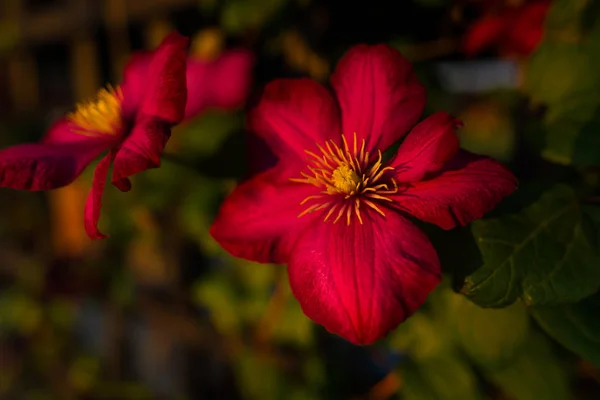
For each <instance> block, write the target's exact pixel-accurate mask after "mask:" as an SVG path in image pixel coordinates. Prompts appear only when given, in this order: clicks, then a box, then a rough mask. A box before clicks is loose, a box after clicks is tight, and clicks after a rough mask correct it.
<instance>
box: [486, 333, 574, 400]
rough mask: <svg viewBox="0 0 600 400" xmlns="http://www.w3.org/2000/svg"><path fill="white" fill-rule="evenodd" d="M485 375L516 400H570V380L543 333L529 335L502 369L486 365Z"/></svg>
mask: <svg viewBox="0 0 600 400" xmlns="http://www.w3.org/2000/svg"><path fill="white" fill-rule="evenodd" d="M484 374H485V375H486V377H487V378H488V379H489V380H490V381H492V382H494V383H495V384H496V385H498V386H499V387H500V388H501V389H502V390H503V391H504V392H506V393H507V394H509V395H510V397H511V398H513V399H515V400H539V399H544V400H569V399H572V398H573V396H572V395H571V393H570V392H569V384H568V380H567V376H566V373H565V370H564V369H563V368H562V366H561V363H560V360H559V359H558V358H557V357H556V356H555V355H554V354H553V352H552V349H551V348H550V346H549V343H548V341H547V340H546V338H545V337H544V336H541V335H539V334H534V335H533V334H532V335H530V336H529V338H528V340H527V342H526V343H525V346H523V349H522V351H521V352H520V353H519V356H518V357H517V358H516V359H515V360H514V361H513V362H512V363H510V364H509V365H506V366H505V367H504V368H502V369H487V370H485V371H484Z"/></svg>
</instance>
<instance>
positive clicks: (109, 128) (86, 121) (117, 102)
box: [67, 85, 123, 135]
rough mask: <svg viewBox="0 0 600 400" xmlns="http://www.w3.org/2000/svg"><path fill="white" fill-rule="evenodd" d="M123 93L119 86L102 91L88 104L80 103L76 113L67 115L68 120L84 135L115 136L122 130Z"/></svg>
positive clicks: (87, 102)
mask: <svg viewBox="0 0 600 400" xmlns="http://www.w3.org/2000/svg"><path fill="white" fill-rule="evenodd" d="M122 100H123V93H122V92H121V89H120V88H119V87H118V86H117V87H116V88H113V87H112V86H110V85H109V86H108V87H107V88H106V89H104V88H103V89H100V91H99V92H98V94H97V95H96V96H95V97H94V98H92V99H91V100H88V101H86V102H82V103H78V104H77V106H76V108H75V111H74V112H72V113H69V114H67V118H68V119H69V120H70V121H71V122H73V123H74V124H75V125H77V127H78V128H79V129H77V132H78V133H81V134H84V135H96V134H107V135H115V134H117V133H118V132H119V130H120V129H121V124H122V117H121V101H122Z"/></svg>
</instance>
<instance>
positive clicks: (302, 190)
mask: <svg viewBox="0 0 600 400" xmlns="http://www.w3.org/2000/svg"><path fill="white" fill-rule="evenodd" d="M290 176H291V175H290V174H288V173H282V171H281V169H279V167H275V168H272V169H270V170H268V171H266V172H263V173H261V174H259V175H257V176H255V177H254V178H252V179H250V180H248V181H246V182H245V183H242V184H241V185H239V186H238V187H237V188H236V189H235V190H234V191H233V193H231V195H229V196H228V197H227V199H225V201H224V202H223V204H222V205H221V209H220V211H219V214H218V216H217V218H216V219H215V221H214V223H213V225H212V227H211V229H210V234H211V235H212V237H213V238H214V239H215V240H216V241H217V242H219V244H220V245H221V246H222V247H223V248H224V249H225V250H227V251H228V252H229V253H231V254H232V255H234V256H236V257H241V258H245V259H248V260H251V261H257V262H263V263H285V262H287V261H288V258H289V253H290V251H291V249H292V248H293V245H294V244H295V242H296V239H297V237H298V235H299V234H301V233H302V232H303V228H304V227H305V226H306V225H307V224H308V223H310V221H311V217H312V216H311V215H310V214H309V215H305V216H303V217H300V218H298V215H299V214H300V213H301V212H302V211H303V210H304V209H305V208H306V207H305V206H301V205H300V202H302V200H304V199H305V198H306V197H308V196H310V195H314V194H318V189H316V188H315V187H313V186H311V185H306V184H302V183H293V182H290V181H289V177H290Z"/></svg>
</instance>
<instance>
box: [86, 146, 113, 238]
mask: <svg viewBox="0 0 600 400" xmlns="http://www.w3.org/2000/svg"><path fill="white" fill-rule="evenodd" d="M113 158H114V152H111V153H110V154H108V155H106V156H104V158H102V160H100V162H99V163H98V165H97V166H96V170H95V171H94V180H93V183H92V189H91V191H90V194H89V195H88V198H87V201H86V203H85V231H86V233H87V234H88V236H89V237H90V239H105V238H107V237H108V236H106V235H105V234H103V233H102V232H100V230H99V229H98V220H99V219H100V210H101V208H102V195H103V193H104V186H106V178H107V176H108V169H109V168H110V163H111V161H112V160H113Z"/></svg>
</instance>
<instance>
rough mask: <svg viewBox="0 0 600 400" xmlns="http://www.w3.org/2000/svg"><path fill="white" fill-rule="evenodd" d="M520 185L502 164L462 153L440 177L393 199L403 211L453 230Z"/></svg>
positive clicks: (415, 184)
mask: <svg viewBox="0 0 600 400" xmlns="http://www.w3.org/2000/svg"><path fill="white" fill-rule="evenodd" d="M517 186H518V182H517V179H516V178H515V176H514V175H513V174H512V173H511V172H510V171H509V170H508V169H506V168H505V167H504V166H502V165H501V164H500V163H499V162H497V161H495V160H493V159H491V158H489V157H483V156H477V155H474V154H472V153H468V152H466V151H459V152H458V154H457V155H456V157H455V158H454V159H453V160H452V161H451V162H449V163H448V165H447V166H446V167H445V168H444V170H443V171H442V172H441V173H440V174H439V175H438V176H436V177H435V178H432V179H430V180H426V181H421V182H415V183H413V184H412V185H410V186H409V187H408V188H406V189H403V190H401V191H400V192H399V193H398V194H397V195H394V196H393V198H394V205H395V206H396V207H398V208H399V209H400V210H402V211H405V212H407V213H409V214H411V215H413V216H414V217H416V218H418V219H420V220H422V221H425V222H429V223H432V224H436V225H438V226H439V227H440V228H443V229H452V228H454V227H457V226H464V225H467V224H468V223H470V222H471V221H473V220H476V219H479V218H481V217H483V216H484V215H485V214H486V213H487V212H489V211H491V210H492V209H493V208H494V207H496V205H497V204H498V203H499V202H500V201H501V200H502V199H503V198H504V197H506V196H508V195H509V194H511V193H512V192H514V191H515V190H516V189H517ZM391 197H392V196H391Z"/></svg>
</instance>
